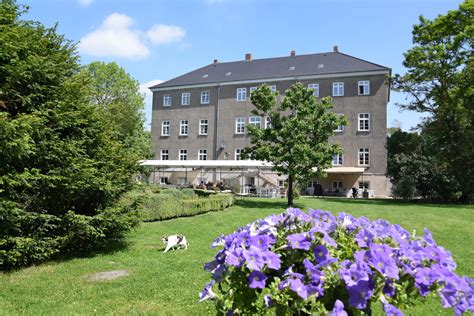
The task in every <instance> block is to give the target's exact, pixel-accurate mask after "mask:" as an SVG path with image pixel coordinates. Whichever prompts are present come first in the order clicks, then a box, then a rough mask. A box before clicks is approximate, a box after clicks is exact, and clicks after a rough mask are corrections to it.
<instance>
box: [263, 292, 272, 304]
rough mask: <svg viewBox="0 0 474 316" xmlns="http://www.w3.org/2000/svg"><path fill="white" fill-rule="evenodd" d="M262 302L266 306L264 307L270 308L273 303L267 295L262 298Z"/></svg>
mask: <svg viewBox="0 0 474 316" xmlns="http://www.w3.org/2000/svg"><path fill="white" fill-rule="evenodd" d="M263 301H264V302H265V306H266V307H272V305H273V302H272V298H271V296H270V295H268V294H267V295H265V296H264V297H263Z"/></svg>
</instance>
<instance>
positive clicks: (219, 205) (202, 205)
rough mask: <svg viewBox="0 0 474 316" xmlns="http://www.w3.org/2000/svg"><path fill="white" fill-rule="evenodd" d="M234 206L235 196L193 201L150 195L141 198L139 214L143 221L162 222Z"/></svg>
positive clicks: (163, 195)
mask: <svg viewBox="0 0 474 316" xmlns="http://www.w3.org/2000/svg"><path fill="white" fill-rule="evenodd" d="M165 191H166V190H165ZM165 191H163V192H165ZM233 204H234V196H233V195H231V194H215V195H212V196H210V197H207V198H193V199H177V198H175V197H174V196H173V194H152V195H150V194H148V195H145V196H141V197H140V212H139V213H140V219H141V220H143V221H160V220H164V219H170V218H176V217H183V216H192V215H196V214H201V213H206V212H210V211H219V210H223V209H225V208H227V207H229V206H231V205H233Z"/></svg>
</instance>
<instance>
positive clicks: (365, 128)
mask: <svg viewBox="0 0 474 316" xmlns="http://www.w3.org/2000/svg"><path fill="white" fill-rule="evenodd" d="M357 131H359V132H370V113H358V114H357Z"/></svg>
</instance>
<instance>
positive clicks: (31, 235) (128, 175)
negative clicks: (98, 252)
mask: <svg viewBox="0 0 474 316" xmlns="http://www.w3.org/2000/svg"><path fill="white" fill-rule="evenodd" d="M27 9H28V8H27V7H22V6H18V5H17V4H16V3H15V2H14V1H13V0H3V1H2V2H0V152H1V161H2V163H1V164H0V269H1V268H12V267H18V266H22V265H27V264H31V263H34V262H40V261H44V260H46V259H48V258H51V257H52V256H53V255H55V254H57V253H62V254H64V253H78V252H82V251H87V250H90V249H92V248H95V247H97V246H99V245H101V244H102V245H103V244H107V243H108V242H110V241H113V240H117V239H120V238H122V237H123V236H124V235H125V233H126V232H127V231H128V230H129V229H130V228H131V227H132V226H133V225H135V224H136V219H135V218H133V216H132V215H133V212H132V211H133V207H131V206H130V205H128V206H119V205H118V204H117V202H118V201H119V200H120V198H121V196H122V194H123V193H124V192H126V191H127V190H129V189H130V188H131V187H132V185H133V179H132V175H133V174H134V173H135V172H136V171H137V170H138V165H137V158H136V155H135V154H134V153H132V152H130V151H128V150H127V148H126V147H125V146H124V144H123V143H122V142H120V141H118V140H117V137H116V132H115V130H114V129H113V128H112V127H111V125H110V124H105V123H104V120H103V118H102V115H103V113H101V112H100V111H98V110H97V107H96V106H95V105H93V104H91V103H90V102H89V100H88V98H87V93H86V92H87V91H86V87H87V85H86V82H85V78H84V76H81V75H79V70H80V67H79V64H78V57H77V54H76V50H75V45H74V44H73V43H72V42H71V41H69V40H66V39H65V38H64V37H63V36H62V35H60V34H58V33H57V29H56V27H53V28H46V27H44V26H43V25H41V24H40V23H39V22H34V21H25V20H21V19H20V17H21V15H22V14H24V13H25V12H26V11H27Z"/></svg>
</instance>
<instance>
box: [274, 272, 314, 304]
mask: <svg viewBox="0 0 474 316" xmlns="http://www.w3.org/2000/svg"><path fill="white" fill-rule="evenodd" d="M290 271H291V270H290ZM303 278H304V275H302V274H300V273H289V274H288V277H287V278H286V279H285V280H284V281H283V282H281V283H280V285H279V286H278V288H279V289H280V290H282V289H284V288H286V287H290V289H291V290H292V291H293V292H295V293H296V294H298V295H299V296H300V297H301V298H302V299H304V300H305V299H306V298H307V297H308V290H307V289H306V287H305V285H304V284H303V282H302V280H303Z"/></svg>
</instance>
